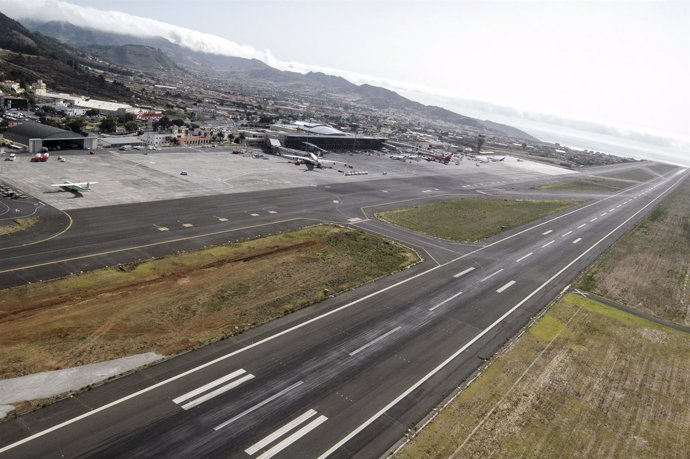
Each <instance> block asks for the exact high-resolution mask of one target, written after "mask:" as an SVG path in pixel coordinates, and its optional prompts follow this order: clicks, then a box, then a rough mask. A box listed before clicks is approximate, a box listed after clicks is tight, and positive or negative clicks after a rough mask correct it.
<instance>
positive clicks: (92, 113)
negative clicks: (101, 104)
mask: <svg viewBox="0 0 690 459" xmlns="http://www.w3.org/2000/svg"><path fill="white" fill-rule="evenodd" d="M100 114H101V112H100V111H99V110H98V109H97V108H92V109H90V110H86V116H98V115H100Z"/></svg>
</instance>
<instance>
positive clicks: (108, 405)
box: [0, 171, 682, 457]
mask: <svg viewBox="0 0 690 459" xmlns="http://www.w3.org/2000/svg"><path fill="white" fill-rule="evenodd" d="M681 172H682V171H681ZM675 175H677V174H674V176H675ZM679 181H680V179H679V180H678V181H677V182H676V184H677V183H678V182H679ZM674 185H675V184H674ZM672 186H673V185H672ZM672 186H669V187H668V188H667V189H666V191H668V190H669V189H671V187H672ZM628 191H629V190H628ZM666 191H662V192H661V193H659V195H658V196H657V197H656V198H654V199H652V200H651V201H649V202H648V203H647V204H646V205H644V206H643V207H642V208H640V210H638V211H637V212H635V213H634V214H633V215H631V216H630V217H628V219H627V220H626V221H624V222H623V223H622V224H620V225H619V226H618V227H616V228H615V229H614V230H612V231H611V232H610V233H609V234H608V235H607V236H604V238H602V239H601V240H600V241H598V242H596V243H595V244H594V245H593V246H592V247H590V249H588V250H587V251H585V252H584V253H587V252H588V251H589V250H591V248H593V247H595V246H596V245H597V244H599V242H601V241H603V240H604V239H605V238H606V237H608V236H609V235H610V234H613V232H615V231H616V230H618V229H619V228H620V227H622V226H623V225H624V224H626V223H627V222H628V221H630V220H632V219H633V218H634V217H635V216H637V214H639V213H640V212H642V211H643V210H644V209H646V208H647V207H648V206H650V205H651V204H652V203H653V202H654V201H656V200H657V199H659V198H660V197H661V196H663V195H664V194H665V193H666ZM622 193H623V191H621V192H619V193H616V194H613V195H611V196H607V197H605V198H602V199H600V200H599V201H595V202H592V203H590V204H587V205H584V206H582V207H578V208H577V209H574V210H571V211H569V212H566V213H565V214H562V215H559V216H556V217H554V218H552V219H550V220H547V221H545V222H541V223H537V224H536V225H534V226H530V227H529V228H525V229H524V230H522V231H518V232H517V233H513V234H511V235H509V236H506V237H504V238H502V239H499V240H497V241H494V242H491V243H490V244H487V245H485V246H483V247H479V248H478V249H476V250H473V251H472V252H468V253H466V254H464V255H460V256H459V257H457V258H454V259H452V260H450V261H448V262H446V263H444V264H440V265H438V266H434V267H433V268H430V269H428V270H426V271H422V272H421V273H417V274H415V275H413V276H410V277H408V278H406V279H403V280H400V281H398V282H396V283H394V284H392V285H389V286H387V287H384V288H382V289H380V290H377V291H375V292H372V293H370V294H368V295H365V296H363V297H360V298H358V299H356V300H353V301H351V302H349V303H346V304H344V305H342V306H339V307H337V308H335V309H332V310H330V311H328V312H325V313H323V314H321V315H319V316H316V317H313V318H311V319H308V320H305V321H304V322H301V323H299V324H297V325H294V326H292V327H290V328H287V329H285V330H282V331H279V332H277V333H274V334H273V335H270V336H267V337H266V338H263V339H261V340H259V341H256V342H254V343H251V344H248V345H246V346H244V347H242V348H240V349H237V350H235V351H232V352H229V353H227V354H225V355H222V356H220V357H217V358H215V359H213V360H210V361H208V362H205V363H202V364H200V365H197V366H196V367H194V368H190V369H189V370H186V371H184V372H182V373H178V374H176V375H175V376H171V377H169V378H168V379H164V380H163V381H159V382H157V383H155V384H152V385H150V386H147V387H144V388H143V389H140V390H138V391H136V392H133V393H131V394H128V395H125V396H123V397H120V398H119V399H117V400H114V401H112V402H110V403H106V404H105V405H102V406H99V407H98V408H94V409H92V410H89V411H86V412H85V413H82V414H80V415H78V416H75V417H73V418H71V419H67V420H66V421H63V422H61V423H59V424H56V425H54V426H52V427H48V428H47V429H44V430H41V431H39V432H36V433H35V434H33V435H30V436H28V437H25V438H22V439H21V440H17V441H15V442H14V443H10V444H9V445H6V446H4V447H2V448H0V453H4V452H5V451H9V450H11V449H14V448H16V447H17V446H21V445H23V444H25V443H28V442H30V441H32V440H35V439H37V438H40V437H43V436H45V435H47V434H49V433H51V432H55V431H56V430H59V429H61V428H63V427H66V426H68V425H72V424H74V423H76V422H79V421H81V420H82V419H86V418H88V417H90V416H93V415H95V414H98V413H100V412H102V411H105V410H107V409H109V408H112V407H113V406H117V405H119V404H121V403H124V402H126V401H128V400H131V399H133V398H136V397H138V396H139V395H143V394H146V393H148V392H151V391H153V390H155V389H158V388H159V387H162V386H164V385H166V384H169V383H171V382H173V381H177V380H178V379H181V378H184V377H185V376H188V375H190V374H193V373H196V372H197V371H200V370H203V369H204V368H207V367H210V366H212V365H215V364H216V363H219V362H222V361H224V360H226V359H229V358H230V357H234V356H235V355H238V354H240V353H242V352H246V351H248V350H249V349H253V348H255V347H258V346H261V345H262V344H265V343H267V342H270V341H273V340H275V339H277V338H279V337H281V336H283V335H287V334H289V333H291V332H293V331H295V330H298V329H300V328H303V327H306V326H307V325H310V324H312V323H314V322H317V321H319V320H321V319H324V318H326V317H329V316H331V315H333V314H336V313H338V312H340V311H343V310H345V309H348V308H351V307H352V306H354V305H356V304H359V303H361V302H363V301H366V300H368V299H369V298H372V297H374V296H377V295H380V294H381V293H384V292H387V291H389V290H392V289H394V288H396V287H399V286H400V285H403V284H406V283H408V282H410V281H412V280H414V279H416V278H418V277H421V276H425V275H427V274H429V273H432V272H434V271H436V270H437V269H440V268H442V267H444V266H448V265H449V264H451V263H455V262H457V261H459V260H462V259H464V258H466V257H468V256H471V255H473V254H475V253H477V252H480V251H482V250H486V249H488V248H490V247H493V246H495V245H497V244H501V243H503V242H505V241H509V240H511V239H514V238H516V237H518V236H520V235H522V234H525V233H527V232H529V231H532V230H533V229H535V228H539V227H540V226H544V225H547V224H549V223H552V222H554V221H556V220H559V219H561V218H564V217H567V216H568V215H571V214H574V213H575V212H580V211H582V210H584V209H587V208H589V207H592V206H594V205H597V204H599V203H601V202H603V201H606V200H608V199H612V198H614V197H615V196H618V195H620V194H622ZM369 207H377V206H369ZM360 209H361V210H362V211H363V209H364V207H362V208H360ZM68 216H69V215H68ZM70 220H71V217H70ZM296 220H301V219H300V218H290V219H287V220H283V221H279V222H273V223H270V225H273V224H275V223H287V222H291V221H296ZM268 225H269V224H268V223H262V224H258V225H249V226H246V227H243V228H234V229H227V230H222V231H214V232H212V233H208V234H200V235H195V236H186V237H182V238H177V239H174V240H170V241H161V242H153V243H150V244H143V245H140V246H135V247H129V248H125V249H117V250H110V251H105V252H102V253H98V254H91V255H84V256H80V257H73V258H70V259H64V260H59V261H53V262H48V263H39V264H36V265H33V266H25V267H22V268H12V269H6V270H2V271H0V274H1V273H6V272H12V271H19V270H23V269H27V268H35V267H38V266H45V265H51V264H55V263H64V262H65V261H74V260H80V259H84V258H91V257H93V256H96V255H107V254H111V253H118V252H125V251H128V250H134V249H141V248H145V247H154V246H157V245H161V244H169V243H173V242H180V241H185V240H191V239H198V238H201V237H208V236H214V235H218V234H225V233H230V232H234V231H238V230H243V229H249V228H256V227H260V226H268ZM554 242H555V241H554ZM27 245H28V244H27ZM575 261H577V259H576V260H575ZM575 261H573V262H572V263H574V262H575ZM570 266H571V265H568V266H567V267H566V268H568V267H570ZM566 268H564V269H563V270H561V271H560V272H559V273H557V274H556V275H555V276H554V278H555V277H556V276H557V275H560V273H561V272H563V271H565V269H566ZM551 280H552V279H551ZM548 282H550V280H549V281H547V283H548ZM543 285H547V284H546V283H545V284H543ZM538 290H539V288H538ZM535 293H536V291H535ZM527 299H529V297H528V298H526V299H524V300H523V301H527ZM521 304H522V303H519V304H518V305H517V306H515V307H514V309H517V307H519V306H520V305H521ZM511 313H512V310H511V311H508V312H507V313H506V314H504V315H503V316H501V318H499V320H498V322H500V321H501V320H502V319H503V318H505V317H507V316H508V315H510V314H511ZM498 322H496V323H498ZM490 327H493V326H490ZM488 331H489V329H486V330H485V332H488ZM481 336H483V334H482V335H481ZM481 336H477V337H475V338H474V339H473V341H471V342H470V343H468V344H467V345H466V346H467V347H469V346H470V345H471V344H473V343H474V342H475V341H476V340H478V339H479V338H481ZM467 347H465V348H464V349H466V348H467ZM464 349H461V350H460V351H459V352H458V355H459V353H460V352H462V351H464ZM453 358H454V356H451V357H450V358H449V359H447V361H446V362H445V363H441V365H440V366H438V367H437V369H438V370H439V371H440V369H441V368H443V367H444V366H445V365H447V363H448V362H450V361H451V360H453ZM432 372H433V374H435V373H436V372H438V371H434V370H432ZM433 374H429V375H428V376H429V378H430V377H431V376H433ZM426 379H428V378H426ZM426 379H424V380H423V381H421V382H420V381H418V383H419V385H421V384H422V383H423V382H424V381H426ZM416 387H418V385H415V386H413V387H412V388H411V389H408V390H409V392H411V391H412V390H414V389H415V388H416ZM409 392H407V391H406V393H404V394H403V395H402V396H400V397H399V398H396V400H394V403H393V404H392V405H390V406H394V405H395V404H397V403H398V401H399V400H400V399H402V398H404V397H405V396H406V395H407V394H409ZM388 409H389V408H385V409H384V410H383V411H380V412H379V413H377V414H376V415H375V416H372V418H370V419H369V420H368V421H366V422H365V424H362V425H361V426H360V427H358V428H357V429H355V431H353V432H352V433H351V434H349V435H348V436H347V437H346V438H345V439H343V440H341V441H340V442H338V444H336V445H335V446H334V447H333V448H331V449H329V451H330V452H329V451H327V452H326V453H324V454H322V455H321V456H320V457H327V456H328V455H330V454H331V453H332V452H333V451H335V449H338V448H340V446H341V445H342V444H344V443H345V442H346V441H348V440H349V439H350V438H352V436H354V435H356V433H358V432H360V431H361V430H363V429H364V428H365V427H366V426H368V425H369V424H371V423H372V422H374V420H376V419H377V418H378V417H380V416H381V415H382V414H383V413H385V412H386V411H388Z"/></svg>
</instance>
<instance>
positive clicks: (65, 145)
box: [4, 121, 98, 153]
mask: <svg viewBox="0 0 690 459" xmlns="http://www.w3.org/2000/svg"><path fill="white" fill-rule="evenodd" d="M4 137H5V139H7V140H11V141H12V142H14V143H16V144H19V145H23V146H25V147H26V148H27V150H28V151H29V153H39V152H40V151H41V150H42V149H43V148H47V149H48V150H78V149H84V150H92V149H95V148H97V147H98V138H97V137H92V136H84V135H81V134H76V133H74V132H72V131H66V130H64V129H58V128H56V127H53V126H48V125H45V124H41V123H36V122H35V121H26V122H24V123H22V124H18V125H17V126H14V127H11V128H9V129H8V130H7V131H5V133H4Z"/></svg>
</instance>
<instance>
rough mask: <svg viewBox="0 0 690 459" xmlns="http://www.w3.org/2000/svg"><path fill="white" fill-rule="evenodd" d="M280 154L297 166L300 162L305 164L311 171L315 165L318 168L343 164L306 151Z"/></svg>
mask: <svg viewBox="0 0 690 459" xmlns="http://www.w3.org/2000/svg"><path fill="white" fill-rule="evenodd" d="M283 150H289V151H294V152H300V151H299V150H290V149H287V148H283ZM300 153H301V152H300ZM280 156H282V157H283V158H288V159H292V160H294V161H295V164H297V165H298V166H299V165H301V164H304V165H305V166H307V170H310V171H313V170H314V168H315V167H316V168H318V169H323V167H324V166H326V165H333V164H345V163H343V162H341V161H331V160H329V159H321V158H319V157H318V156H316V155H315V154H314V153H307V154H306V155H286V154H282V153H281V155H280Z"/></svg>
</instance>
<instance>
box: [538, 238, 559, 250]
mask: <svg viewBox="0 0 690 459" xmlns="http://www.w3.org/2000/svg"><path fill="white" fill-rule="evenodd" d="M554 242H556V240H555V239H554V240H552V241H549V242H547V243H546V244H544V245H542V246H541V248H542V249H543V248H544V247H548V246H550V245H551V244H553V243H554Z"/></svg>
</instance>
